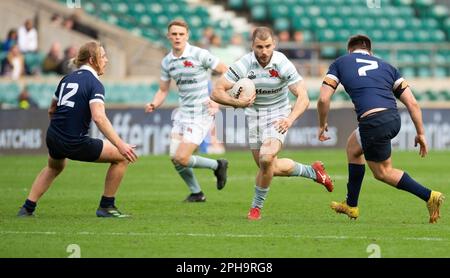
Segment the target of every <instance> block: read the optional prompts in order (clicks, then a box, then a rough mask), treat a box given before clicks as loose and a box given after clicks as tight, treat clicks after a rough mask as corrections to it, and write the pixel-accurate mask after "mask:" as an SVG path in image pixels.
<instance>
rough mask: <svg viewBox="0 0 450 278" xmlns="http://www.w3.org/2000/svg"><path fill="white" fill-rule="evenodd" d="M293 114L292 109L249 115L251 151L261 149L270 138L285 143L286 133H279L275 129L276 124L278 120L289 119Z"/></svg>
mask: <svg viewBox="0 0 450 278" xmlns="http://www.w3.org/2000/svg"><path fill="white" fill-rule="evenodd" d="M289 113H291V109H290V108H284V109H280V110H275V111H270V112H267V111H258V112H256V113H255V112H251V113H247V120H248V143H249V145H250V149H252V150H256V149H260V148H261V145H262V144H263V143H264V141H266V140H267V139H269V138H274V139H277V140H278V141H280V142H281V144H283V143H284V139H285V138H286V134H287V132H286V133H284V134H282V133H279V132H278V131H277V130H276V129H275V123H276V121H277V120H279V119H282V118H287V117H288V116H289Z"/></svg>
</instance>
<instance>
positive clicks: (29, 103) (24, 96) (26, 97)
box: [18, 86, 38, 110]
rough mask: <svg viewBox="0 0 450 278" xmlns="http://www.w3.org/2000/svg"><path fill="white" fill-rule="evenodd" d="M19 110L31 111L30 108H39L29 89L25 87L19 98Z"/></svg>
mask: <svg viewBox="0 0 450 278" xmlns="http://www.w3.org/2000/svg"><path fill="white" fill-rule="evenodd" d="M18 101H19V108H20V109H24V110H27V109H30V108H38V105H37V103H36V102H35V101H34V100H33V99H32V98H31V96H30V94H29V93H28V87H27V86H25V87H23V90H22V92H20V94H19V97H18Z"/></svg>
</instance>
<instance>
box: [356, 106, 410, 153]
mask: <svg viewBox="0 0 450 278" xmlns="http://www.w3.org/2000/svg"><path fill="white" fill-rule="evenodd" d="M358 126H359V134H360V136H361V144H362V148H363V151H364V156H365V158H366V160H369V161H375V162H380V161H385V160H386V159H388V158H389V157H390V156H391V139H392V138H394V137H395V136H397V134H398V132H399V131H400V126H401V120H400V115H399V114H398V111H397V110H395V109H388V110H384V111H381V112H376V113H374V114H370V115H368V116H366V117H364V118H362V119H360V121H359V124H358Z"/></svg>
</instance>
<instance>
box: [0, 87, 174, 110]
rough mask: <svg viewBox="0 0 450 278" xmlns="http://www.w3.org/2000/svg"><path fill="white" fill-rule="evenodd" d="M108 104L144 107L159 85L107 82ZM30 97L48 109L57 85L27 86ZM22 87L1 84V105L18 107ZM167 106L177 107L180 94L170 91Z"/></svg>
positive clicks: (41, 106) (40, 106)
mask: <svg viewBox="0 0 450 278" xmlns="http://www.w3.org/2000/svg"><path fill="white" fill-rule="evenodd" d="M104 86H105V92H106V103H107V104H121V105H124V104H125V105H136V106H138V105H140V106H142V107H143V106H144V105H145V103H147V102H149V101H150V100H151V99H152V98H153V96H154V94H155V93H156V91H157V90H158V86H159V85H158V83H157V82H154V83H151V84H148V83H146V84H144V83H136V84H129V83H116V82H105V83H104ZM27 87H28V92H29V94H30V97H31V98H32V99H33V100H34V101H36V102H37V104H38V106H39V108H44V109H45V108H48V105H49V104H50V102H51V99H52V96H53V94H54V92H55V90H56V84H54V82H53V83H48V82H31V83H29V84H27ZM19 93H20V86H19V85H18V84H17V83H15V82H1V83H0V103H4V104H6V105H7V106H8V107H17V104H18V100H17V98H18V96H19ZM165 104H166V105H169V106H175V105H177V104H178V93H177V92H175V91H172V90H171V91H170V92H169V95H168V97H167V99H166V101H165Z"/></svg>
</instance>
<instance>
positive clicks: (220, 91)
mask: <svg viewBox="0 0 450 278" xmlns="http://www.w3.org/2000/svg"><path fill="white" fill-rule="evenodd" d="M232 87H233V83H231V82H230V81H228V80H227V79H226V78H225V77H224V76H222V77H221V78H219V80H217V82H216V84H215V86H214V89H213V92H212V94H211V99H212V100H213V101H215V102H217V103H220V104H222V105H228V106H233V107H235V108H239V107H241V108H244V107H248V106H249V105H251V104H252V103H253V102H254V101H255V97H256V96H254V97H252V98H233V97H232V96H230V95H229V94H228V93H227V92H226V91H227V90H230V89H231V88H232Z"/></svg>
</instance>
